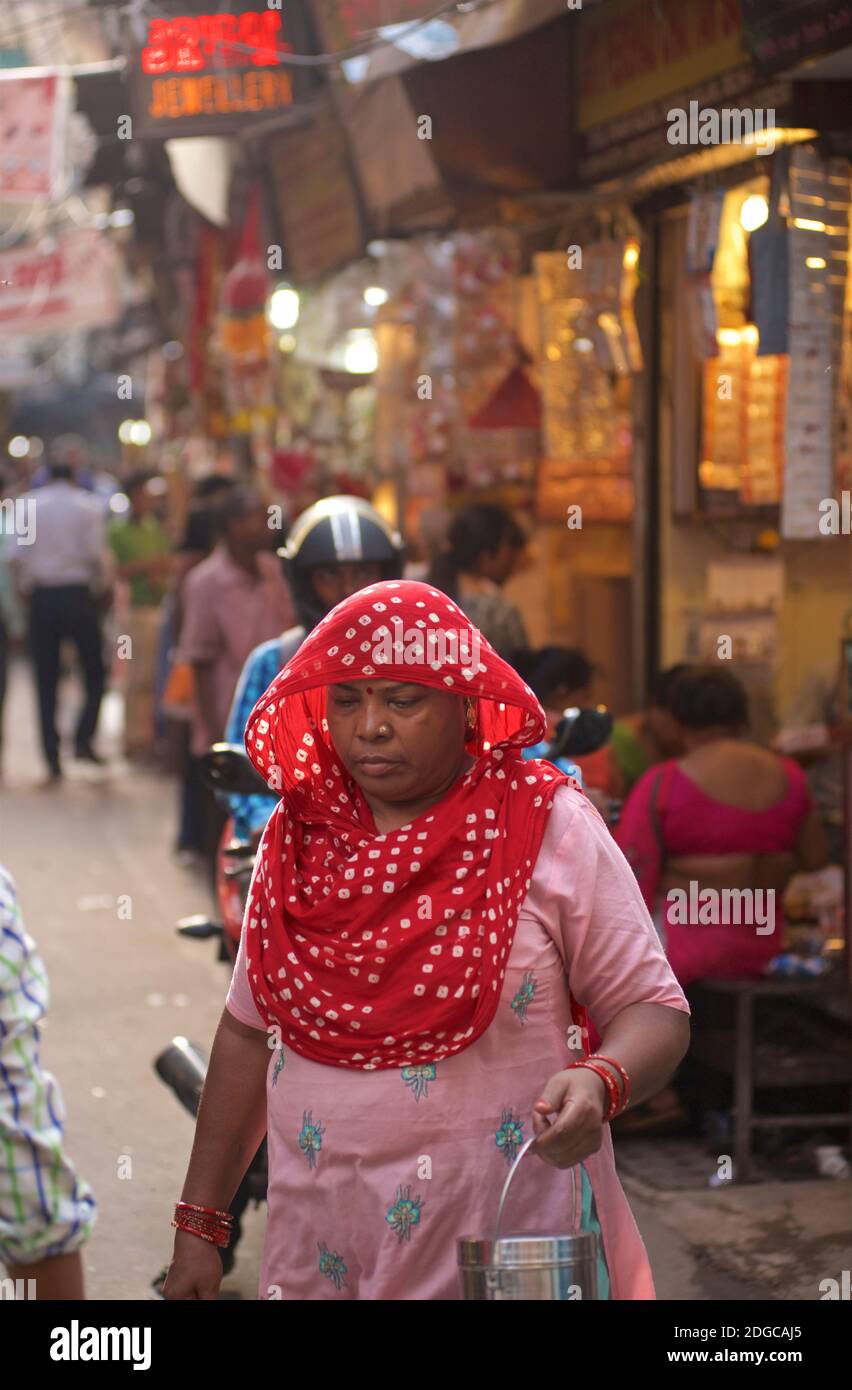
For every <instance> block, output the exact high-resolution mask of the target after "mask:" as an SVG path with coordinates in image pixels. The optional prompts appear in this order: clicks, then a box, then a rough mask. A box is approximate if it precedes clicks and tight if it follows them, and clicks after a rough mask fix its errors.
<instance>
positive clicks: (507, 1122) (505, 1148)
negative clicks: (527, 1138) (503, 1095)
mask: <svg viewBox="0 0 852 1390" xmlns="http://www.w3.org/2000/svg"><path fill="white" fill-rule="evenodd" d="M494 1142H495V1144H496V1145H497V1147H498V1149H499V1150H500V1152H501V1153H502V1155H503V1157H504V1158H505V1160H506V1162H507V1163H513V1162H514V1161H515V1155H516V1154H517V1152H518V1149H519V1148H520V1147H521V1145H522V1144H523V1142H524V1126H523V1121H522V1120H519V1119H518V1117H517V1115H516V1114H515V1112H514V1110H504V1111H502V1113H501V1115H500V1128H499V1129H498V1130H497V1133H496V1134H495V1136H494Z"/></svg>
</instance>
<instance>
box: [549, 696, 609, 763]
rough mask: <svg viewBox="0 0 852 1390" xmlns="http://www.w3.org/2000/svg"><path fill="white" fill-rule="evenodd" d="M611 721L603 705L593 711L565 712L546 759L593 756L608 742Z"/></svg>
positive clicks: (568, 710) (570, 710)
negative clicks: (590, 754)
mask: <svg viewBox="0 0 852 1390" xmlns="http://www.w3.org/2000/svg"><path fill="white" fill-rule="evenodd" d="M612 725H613V718H612V715H611V714H610V712H609V710H608V709H606V708H605V706H603V705H598V706H597V708H595V709H576V708H575V709H566V710H564V711H563V714H562V718H561V719H560V721H559V723H558V724H557V725H556V731H555V734H554V737H553V742H552V744H551V745H550V756H551V757H560V758H581V757H582V756H583V755H584V754H585V753H596V752H597V750H598V749H599V748H603V746H604V744H605V743H607V742H608V741H609V738H610V735H611V734H612Z"/></svg>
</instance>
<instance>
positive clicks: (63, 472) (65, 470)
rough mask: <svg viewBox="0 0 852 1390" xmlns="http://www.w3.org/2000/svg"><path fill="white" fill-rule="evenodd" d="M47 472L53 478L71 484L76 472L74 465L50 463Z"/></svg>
mask: <svg viewBox="0 0 852 1390" xmlns="http://www.w3.org/2000/svg"><path fill="white" fill-rule="evenodd" d="M47 471H48V473H49V474H50V477H51V478H54V479H55V480H56V482H61V483H70V482H71V480H72V478H73V477H74V472H75V470H74V465H73V464H72V463H49V464H48V465H47Z"/></svg>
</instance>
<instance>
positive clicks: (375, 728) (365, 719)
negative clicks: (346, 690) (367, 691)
mask: <svg viewBox="0 0 852 1390" xmlns="http://www.w3.org/2000/svg"><path fill="white" fill-rule="evenodd" d="M385 722H386V721H385V719H384V714H383V711H382V707H381V704H380V702H379V701H378V700H376V699H372V698H371V697H370V696H369V695H368V696H367V697H366V698H365V699H364V700H362V702H361V708H360V709H359V711H358V724H357V733H358V735H359V737H360V738H366V739H374V738H379V737H381V735H382V733H383V732H385V730H384V729H383V725H384V724H385Z"/></svg>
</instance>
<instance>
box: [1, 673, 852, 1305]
mask: <svg viewBox="0 0 852 1390" xmlns="http://www.w3.org/2000/svg"><path fill="white" fill-rule="evenodd" d="M68 693H70V692H68ZM117 723H118V710H117V708H116V701H115V697H113V696H111V697H110V698H109V700H108V701H107V704H106V706H105V710H104V718H103V720H102V725H103V726H105V733H103V734H102V740H101V741H102V746H104V747H105V748H107V749H109V747H110V732H111V730H114V729H115V727H116V726H117ZM6 729H7V741H8V744H9V756H8V760H7V776H6V783H5V785H4V787H3V790H2V845H1V846H0V858H1V859H2V862H3V863H4V864H5V865H6V866H7V867H8V868H9V869H10V870H11V871H12V873H13V874H14V875H15V878H16V880H17V884H18V889H19V894H20V900H21V904H22V908H23V911H24V914H25V919H26V922H27V925H28V927H29V929H30V931H31V932H32V933H33V935H34V936H35V937H36V938H37V940H38V942H39V945H40V947H41V950H42V953H43V955H44V958H45V960H46V963H47V967H48V971H49V974H50V979H51V987H52V997H53V1004H52V1010H51V1015H50V1023H49V1027H48V1030H47V1035H46V1040H45V1048H44V1056H45V1061H46V1064H47V1065H48V1067H49V1068H50V1069H51V1070H53V1071H54V1072H55V1074H56V1075H57V1077H58V1078H59V1080H60V1082H61V1084H62V1088H63V1091H64V1095H65V1100H66V1105H67V1111H68V1149H69V1152H70V1153H71V1154H72V1156H73V1157H74V1160H75V1162H76V1164H77V1166H78V1168H79V1170H80V1171H81V1172H82V1173H84V1174H85V1176H86V1177H87V1179H88V1180H89V1181H90V1182H91V1184H92V1185H93V1187H94V1189H95V1192H96V1194H97V1197H98V1201H99V1205H100V1217H99V1221H98V1225H97V1227H96V1232H95V1235H94V1237H93V1239H92V1241H91V1242H90V1244H89V1246H88V1247H87V1249H86V1254H85V1262H86V1269H87V1280H88V1292H89V1295H90V1297H93V1298H119V1299H138V1298H144V1297H146V1295H147V1292H148V1285H149V1283H150V1280H151V1278H152V1277H153V1275H154V1274H155V1273H156V1272H157V1270H158V1269H159V1268H160V1267H161V1266H162V1264H163V1263H164V1262H165V1260H166V1258H167V1256H168V1252H169V1249H170V1244H171V1240H170V1237H171V1231H170V1228H169V1219H170V1211H171V1204H172V1202H174V1201H175V1200H176V1198H177V1196H178V1194H179V1191H180V1187H181V1182H182V1178H183V1173H184V1169H185V1164H186V1159H187V1156H188V1152H189V1147H190V1142H191V1136H192V1122H191V1120H190V1118H189V1116H188V1115H186V1114H185V1113H184V1111H183V1110H182V1109H181V1108H180V1106H179V1105H178V1103H177V1101H176V1100H175V1099H174V1097H173V1096H172V1095H171V1093H170V1092H168V1091H167V1090H166V1088H165V1087H164V1086H163V1085H162V1083H161V1082H159V1081H158V1079H157V1078H156V1076H155V1074H154V1072H153V1071H152V1067H151V1062H152V1059H153V1057H154V1056H155V1054H156V1053H157V1052H158V1051H159V1050H160V1049H161V1048H162V1047H163V1046H164V1045H165V1044H166V1043H167V1042H168V1041H169V1039H170V1038H171V1037H172V1036H173V1035H175V1034H184V1035H186V1036H187V1037H189V1038H190V1039H192V1040H193V1041H196V1042H198V1043H200V1044H202V1045H203V1046H204V1048H205V1049H208V1048H209V1044H210V1040H211V1037H212V1034H213V1030H214V1028H215V1024H216V1020H217V1017H218V1014H219V1011H220V1009H221V1007H222V1002H223V997H224V992H225V988H226V984H227V974H226V969H225V967H224V966H223V965H221V964H219V963H217V962H216V960H215V951H214V949H213V946H212V944H211V943H204V942H191V941H182V940H180V939H179V938H178V937H177V936H176V935H175V933H174V921H175V919H176V918H177V917H179V916H181V915H182V914H185V913H189V912H196V911H202V910H205V909H206V906H207V902H206V899H205V890H204V886H203V884H201V883H200V882H199V881H198V880H197V878H196V877H195V876H194V875H192V874H190V873H187V872H186V871H185V870H182V869H180V868H178V867H177V865H176V864H175V862H174V860H173V857H172V855H171V841H172V837H173V826H174V802H175V791H174V784H173V782H172V781H171V780H169V779H165V778H161V777H158V776H154V775H152V774H140V773H136V772H133V773H129V772H128V771H127V769H126V768H124V767H123V766H122V765H121V764H116V766H115V769H114V770H111V771H110V773H109V774H108V775H101V774H100V773H99V772H95V773H94V774H92V775H88V774H87V773H86V772H84V771H77V770H76V769H72V773H71V775H69V779H68V781H67V784H66V785H65V786H63V787H62V788H61V790H59V791H52V792H48V791H44V790H39V789H37V786H36V783H37V782H38V780H39V779H40V778H41V776H42V775H43V769H42V765H41V761H40V758H39V756H38V752H37V748H36V744H35V736H34V728H33V705H32V694H31V690H30V688H29V680H28V674H27V672H26V671H25V669H24V668H23V667H21V666H18V667H17V668H16V669H15V671H14V674H13V680H12V688H11V694H10V699H9V705H8V708H7V714H6ZM123 895H126V896H127V897H128V898H129V900H130V910H131V913H132V915H131V916H130V918H129V920H123V919H122V917H121V916H120V915H119V914H120V911H121V910H122V909H121V907H120V904H119V899H120V898H122V896H123ZM642 1148H645V1146H642ZM127 1157H129V1158H130V1160H131V1166H130V1172H131V1175H130V1176H129V1177H122V1176H120V1174H121V1173H124V1172H125V1171H126V1169H127V1166H128V1165H127V1162H126V1159H127ZM623 1166H624V1169H625V1175H624V1181H625V1186H626V1187H627V1190H628V1192H629V1195H630V1198H631V1202H632V1204H633V1208H634V1211H635V1214H636V1217H637V1220H638V1222H639V1225H640V1229H641V1230H642V1233H643V1235H644V1237H645V1240H646V1243H647V1245H648V1249H649V1252H650V1255H651V1260H652V1264H653V1267H654V1273H655V1278H656V1281H657V1288H658V1295H659V1297H660V1298H663V1299H672V1298H687V1299H699V1300H706V1299H715V1298H722V1299H737V1300H739V1299H755V1298H765V1297H774V1298H783V1299H789V1298H805V1299H813V1298H819V1296H820V1295H819V1292H818V1283H819V1280H820V1279H822V1278H825V1277H827V1276H838V1277H839V1274H840V1271H841V1269H842V1268H849V1265H850V1256H849V1250H850V1244H852V1238H850V1232H849V1226H850V1218H849V1212H850V1210H852V1203H851V1202H850V1186H852V1185H850V1184H849V1183H840V1184H838V1183H831V1182H816V1181H815V1182H812V1183H797V1184H790V1183H786V1184H781V1183H767V1184H761V1185H756V1186H754V1187H750V1188H744V1189H735V1188H729V1189H727V1190H726V1191H724V1192H720V1191H712V1190H709V1189H705V1190H703V1191H701V1190H699V1191H690V1192H683V1191H666V1190H661V1189H660V1187H659V1185H658V1186H657V1187H654V1186H653V1185H652V1184H650V1183H649V1182H647V1181H645V1180H644V1179H643V1176H642V1167H643V1165H642V1162H639V1163H636V1162H633V1161H632V1160H631V1161H630V1162H627V1161H626V1162H625V1164H624V1165H623ZM262 1218H263V1213H262V1212H249V1213H248V1215H247V1218H246V1232H247V1234H246V1237H245V1238H244V1241H243V1244H242V1247H241V1254H240V1257H239V1259H238V1262H237V1266H236V1269H235V1271H234V1273H233V1274H232V1275H231V1276H230V1277H229V1279H228V1280H226V1281H225V1283H224V1285H223V1295H225V1296H230V1297H242V1298H254V1297H255V1293H256V1280H257V1268H258V1260H259V1253H260V1243H261V1238H262V1224H263V1223H262Z"/></svg>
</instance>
